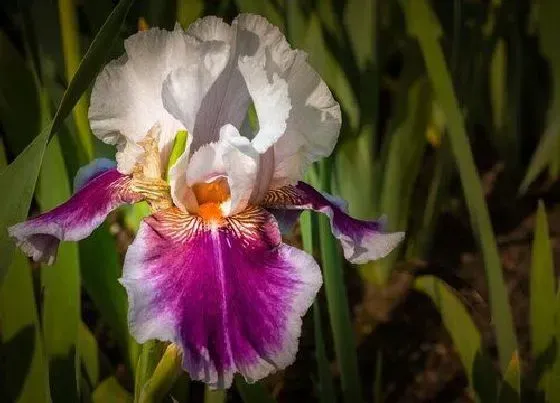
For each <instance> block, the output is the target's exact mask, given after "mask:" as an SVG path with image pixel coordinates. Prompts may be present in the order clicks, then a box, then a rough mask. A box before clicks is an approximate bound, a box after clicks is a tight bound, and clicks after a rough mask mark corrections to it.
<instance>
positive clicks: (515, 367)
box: [498, 351, 521, 403]
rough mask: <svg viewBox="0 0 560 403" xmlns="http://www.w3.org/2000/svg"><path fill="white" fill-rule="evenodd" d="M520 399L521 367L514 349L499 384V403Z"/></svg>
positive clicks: (513, 402)
mask: <svg viewBox="0 0 560 403" xmlns="http://www.w3.org/2000/svg"><path fill="white" fill-rule="evenodd" d="M520 401H521V367H520V365H519V355H518V353H517V351H515V352H514V353H513V355H512V357H511V360H510V362H509V365H508V368H507V371H506V373H505V374H504V380H503V381H502V383H501V385H500V396H499V399H498V402H500V403H517V402H520Z"/></svg>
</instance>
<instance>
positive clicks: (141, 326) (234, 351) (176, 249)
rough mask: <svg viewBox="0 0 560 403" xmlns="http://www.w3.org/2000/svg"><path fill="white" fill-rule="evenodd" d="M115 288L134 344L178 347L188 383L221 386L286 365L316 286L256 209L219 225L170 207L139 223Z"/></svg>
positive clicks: (308, 267)
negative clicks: (119, 287) (124, 301)
mask: <svg viewBox="0 0 560 403" xmlns="http://www.w3.org/2000/svg"><path fill="white" fill-rule="evenodd" d="M121 283H122V284H123V285H124V286H125V287H126V289H127V292H128V296H129V324H130V326H131V332H132V334H133V335H134V336H135V338H136V339H137V340H138V341H139V342H144V341H146V340H150V339H159V340H166V341H172V342H174V343H177V344H179V345H180V346H182V349H183V353H184V354H183V357H184V360H183V365H184V367H185V369H186V370H187V371H188V373H189V375H190V376H191V377H192V378H193V379H196V380H202V381H204V382H207V383H209V384H210V385H211V386H212V387H219V388H224V387H225V388H227V387H229V386H230V384H231V382H232V378H233V375H234V374H235V373H236V372H239V373H241V374H242V375H243V376H244V377H245V378H246V379H247V380H248V381H256V380H258V379H261V378H263V377H265V376H266V375H268V374H269V373H270V372H272V371H275V370H277V369H281V368H284V367H286V366H287V365H289V364H291V363H292V362H293V361H294V359H295V354H296V351H297V345H298V338H299V335H300V332H301V317H302V316H303V314H304V313H305V312H306V311H307V309H308V308H309V306H310V305H311V303H312V302H313V299H314V297H315V295H316V293H317V291H318V290H319V288H320V286H321V283H322V280H321V273H320V269H319V267H318V265H317V263H316V262H315V261H314V259H313V258H312V257H311V256H310V255H308V254H307V253H305V252H303V251H300V250H298V249H296V248H292V247H290V246H288V245H286V244H283V243H282V241H281V236H280V233H279V230H278V226H277V224H276V221H275V220H274V218H273V217H272V215H271V214H270V213H268V212H267V211H265V210H263V209H260V208H249V209H247V210H246V211H244V212H243V213H241V214H238V215H234V216H232V217H229V218H224V219H223V221H222V222H221V224H220V225H216V224H214V225H213V224H210V223H208V222H207V221H203V220H202V219H201V218H200V217H198V216H193V215H188V214H185V213H182V212H180V211H179V210H178V209H171V210H167V211H165V212H160V213H156V214H154V215H153V216H151V217H150V218H148V219H146V220H145V221H144V222H143V223H142V225H141V227H140V230H139V232H138V235H137V237H136V240H135V241H134V243H133V244H132V245H131V246H130V248H129V250H128V252H127V255H126V259H125V266H124V274H123V278H122V279H121Z"/></svg>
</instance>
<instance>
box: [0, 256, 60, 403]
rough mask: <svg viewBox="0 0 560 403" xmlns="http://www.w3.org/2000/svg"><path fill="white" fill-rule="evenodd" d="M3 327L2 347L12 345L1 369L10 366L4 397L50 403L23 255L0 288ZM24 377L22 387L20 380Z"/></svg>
mask: <svg viewBox="0 0 560 403" xmlns="http://www.w3.org/2000/svg"><path fill="white" fill-rule="evenodd" d="M0 323H2V331H1V332H0V340H1V344H2V345H3V346H5V345H6V344H7V343H10V341H11V342H12V343H10V349H9V350H8V351H6V352H7V353H8V354H9V355H7V356H4V357H2V358H3V360H2V361H3V362H2V363H1V364H0V367H1V366H3V365H6V371H0V373H2V374H3V375H2V376H0V378H3V379H2V381H3V385H4V386H3V387H2V389H3V390H2V391H1V392H0V397H1V396H4V399H5V401H13V402H18V403H20V402H21V403H25V402H34V403H35V402H37V403H42V402H45V403H46V402H50V401H51V398H50V394H49V386H48V376H49V374H48V366H47V363H46V361H45V359H44V347H43V341H42V337H41V331H40V324H39V318H38V315H37V310H36V305H35V296H34V292H33V278H32V275H31V267H30V265H29V262H28V260H27V258H25V256H23V255H22V254H21V252H18V253H16V255H15V258H14V260H13V262H12V265H11V266H10V269H9V270H8V273H7V275H6V278H5V281H4V283H3V284H2V285H0ZM25 333H30V336H31V337H20V336H21V335H24V334H25ZM18 335H20V336H18ZM14 342H15V343H16V344H14ZM10 353H11V354H10ZM27 356H29V357H28V358H29V362H27V359H26V357H27ZM20 377H21V379H22V383H21V385H20V382H19V381H18V380H17V379H18V378H20ZM0 400H2V399H0Z"/></svg>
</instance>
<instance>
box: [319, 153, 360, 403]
mask: <svg viewBox="0 0 560 403" xmlns="http://www.w3.org/2000/svg"><path fill="white" fill-rule="evenodd" d="M321 168H322V169H321V172H320V180H321V189H322V190H324V191H327V192H328V191H329V190H330V183H331V171H332V162H331V161H330V160H323V161H322V162H321ZM319 239H320V245H321V260H322V263H323V277H324V281H325V292H326V296H327V303H328V309H329V316H330V321H331V328H332V332H333V339H334V349H335V352H336V357H337V360H338V366H339V368H340V377H341V384H342V394H343V396H344V401H345V402H348V403H359V402H361V401H362V393H361V387H360V385H361V383H360V378H359V374H358V358H357V355H356V342H355V340H354V334H353V332H352V323H351V321H350V311H349V307H348V299H347V297H346V289H345V287H344V276H343V273H342V258H341V254H340V250H339V248H338V245H337V242H336V241H335V239H334V237H333V235H332V232H331V227H330V223H329V220H328V218H327V217H325V216H321V217H319Z"/></svg>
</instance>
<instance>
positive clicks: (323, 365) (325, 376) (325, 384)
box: [299, 181, 335, 403]
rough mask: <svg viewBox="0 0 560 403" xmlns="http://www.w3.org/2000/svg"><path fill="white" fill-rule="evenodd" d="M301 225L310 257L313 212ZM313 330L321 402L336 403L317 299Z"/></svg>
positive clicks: (303, 214) (302, 217) (301, 219)
mask: <svg viewBox="0 0 560 403" xmlns="http://www.w3.org/2000/svg"><path fill="white" fill-rule="evenodd" d="M309 182H312V181H309ZM299 223H300V231H301V238H302V241H303V249H304V250H305V251H306V252H307V253H309V254H310V255H313V227H314V225H313V224H314V223H315V222H314V220H313V216H312V215H311V212H310V211H305V212H303V213H302V215H301V217H300V219H299ZM313 330H314V333H315V360H316V361H317V372H318V375H319V384H318V391H319V401H320V402H321V403H334V401H335V392H334V385H333V382H332V376H331V369H330V365H329V360H328V359H327V354H326V351H325V338H324V336H323V325H322V323H321V308H320V305H319V300H318V299H315V302H314V303H313Z"/></svg>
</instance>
